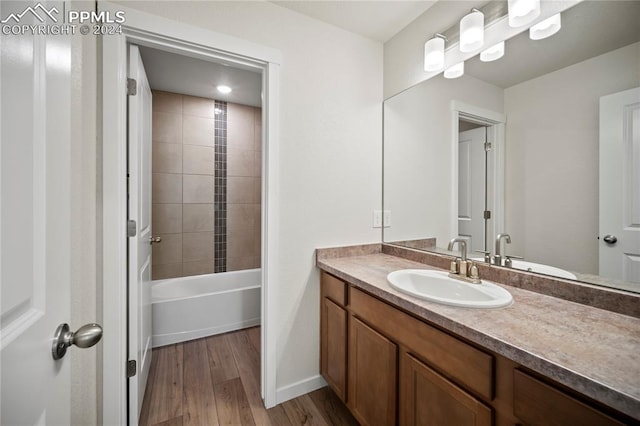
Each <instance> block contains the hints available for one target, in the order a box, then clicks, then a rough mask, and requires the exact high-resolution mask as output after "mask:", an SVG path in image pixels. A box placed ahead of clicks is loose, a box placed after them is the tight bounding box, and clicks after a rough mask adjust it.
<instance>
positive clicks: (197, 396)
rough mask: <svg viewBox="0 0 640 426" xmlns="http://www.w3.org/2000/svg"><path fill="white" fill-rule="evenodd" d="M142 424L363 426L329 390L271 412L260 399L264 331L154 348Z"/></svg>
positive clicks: (312, 394)
mask: <svg viewBox="0 0 640 426" xmlns="http://www.w3.org/2000/svg"><path fill="white" fill-rule="evenodd" d="M152 356H153V360H152V363H151V372H150V374H149V382H148V384H147V390H146V392H145V396H144V402H143V404H142V412H141V414H140V426H187V425H189V426H191V425H199V426H214V425H233V426H236V425H237V426H240V425H242V426H244V425H257V426H268V425H273V426H288V425H291V426H296V425H340V426H342V425H357V422H356V420H355V419H354V418H353V417H352V416H351V414H350V413H349V411H348V410H347V408H346V407H345V406H344V404H343V403H342V402H341V401H340V400H339V399H338V397H337V396H336V395H335V394H334V393H333V392H332V391H331V390H329V388H322V389H319V390H317V391H314V392H311V393H309V394H307V395H303V396H301V397H298V398H296V399H293V400H291V401H287V402H285V403H283V404H280V405H278V406H276V407H273V408H271V409H269V410H267V409H265V408H264V405H263V403H262V398H261V397H260V327H253V328H248V329H244V330H239V331H235V332H232V333H227V334H219V335H217V336H211V337H207V338H204V339H199V340H192V341H190V342H184V343H178V344H175V345H170V346H164V347H161V348H157V349H154V350H153V355H152Z"/></svg>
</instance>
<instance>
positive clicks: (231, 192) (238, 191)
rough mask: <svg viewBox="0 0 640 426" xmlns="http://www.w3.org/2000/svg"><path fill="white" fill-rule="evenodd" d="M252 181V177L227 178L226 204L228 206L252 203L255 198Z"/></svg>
mask: <svg viewBox="0 0 640 426" xmlns="http://www.w3.org/2000/svg"><path fill="white" fill-rule="evenodd" d="M254 181H255V179H254V178H252V177H239V176H235V177H229V178H227V185H228V186H227V202H228V203H229V204H236V203H244V204H248V203H253V202H254V198H255V189H254Z"/></svg>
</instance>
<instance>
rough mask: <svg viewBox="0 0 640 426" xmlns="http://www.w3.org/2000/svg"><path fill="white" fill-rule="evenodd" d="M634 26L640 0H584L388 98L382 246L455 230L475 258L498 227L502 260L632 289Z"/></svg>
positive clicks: (638, 43)
mask: <svg viewBox="0 0 640 426" xmlns="http://www.w3.org/2000/svg"><path fill="white" fill-rule="evenodd" d="M638 22H640V2H638V1H605V2H602V1H583V2H581V3H578V4H577V5H576V6H574V7H572V8H570V9H568V10H566V11H564V12H563V13H562V29H561V30H560V31H559V32H558V33H556V34H555V35H553V36H551V37H549V38H547V39H544V40H538V41H533V40H530V39H529V37H528V31H524V32H523V33H521V34H519V35H517V36H515V37H513V38H512V39H510V40H508V41H507V43H506V49H505V50H506V53H505V56H504V57H503V58H501V59H499V60H497V61H494V62H480V60H479V59H478V57H477V56H476V57H475V58H473V59H471V60H469V61H467V62H466V64H465V67H466V71H465V75H464V76H462V77H460V78H457V79H445V78H444V77H443V76H442V74H440V75H438V76H436V77H433V78H431V79H429V80H426V81H424V82H422V83H420V84H418V85H416V86H413V87H412V88H410V89H408V90H406V91H404V92H402V93H399V94H397V95H395V96H393V97H391V98H389V99H387V100H386V101H385V102H384V164H383V167H384V170H383V172H384V173H383V175H384V183H383V204H384V206H383V208H384V210H388V211H390V212H391V217H392V222H391V225H390V226H389V227H386V228H384V229H383V241H384V242H385V243H391V244H399V245H404V246H409V247H412V248H416V249H422V250H430V251H436V252H437V251H446V250H445V248H446V247H447V243H448V242H449V240H450V239H452V238H454V237H463V238H466V239H468V240H469V243H468V245H469V246H470V249H469V251H470V253H469V256H470V257H476V258H478V259H480V261H481V260H482V258H483V254H482V253H481V252H482V251H486V252H490V253H491V254H495V239H496V235H497V234H499V233H506V234H509V236H510V241H511V242H510V243H507V242H506V241H504V240H503V241H502V245H501V248H502V251H503V253H502V254H505V253H506V254H507V255H510V256H514V259H513V267H514V268H522V269H524V270H529V271H533V272H539V273H543V274H550V275H555V276H560V277H564V278H571V279H577V280H580V281H584V282H589V283H593V284H599V285H605V286H610V287H615V288H619V289H624V290H628V291H634V292H640V25H638ZM605 237H606V238H605ZM605 240H606V241H605ZM516 256H517V257H522V258H523V259H518V258H517V257H516Z"/></svg>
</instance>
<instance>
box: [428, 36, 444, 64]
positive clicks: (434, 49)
mask: <svg viewBox="0 0 640 426" xmlns="http://www.w3.org/2000/svg"><path fill="white" fill-rule="evenodd" d="M443 66H444V39H442V38H441V37H434V38H432V39H430V40H428V41H427V42H426V43H425V44H424V70H425V71H429V72H430V71H440V70H441V69H442V67H443Z"/></svg>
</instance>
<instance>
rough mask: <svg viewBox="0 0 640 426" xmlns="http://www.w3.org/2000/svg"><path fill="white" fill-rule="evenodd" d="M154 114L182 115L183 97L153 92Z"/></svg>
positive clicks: (176, 94)
mask: <svg viewBox="0 0 640 426" xmlns="http://www.w3.org/2000/svg"><path fill="white" fill-rule="evenodd" d="M151 94H152V96H153V99H152V104H153V107H152V109H153V112H154V113H155V112H168V113H173V114H180V115H182V95H180V94H178V93H171V92H163V91H161V90H152V91H151Z"/></svg>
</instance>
